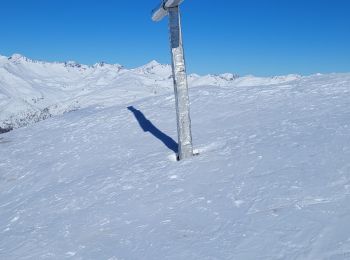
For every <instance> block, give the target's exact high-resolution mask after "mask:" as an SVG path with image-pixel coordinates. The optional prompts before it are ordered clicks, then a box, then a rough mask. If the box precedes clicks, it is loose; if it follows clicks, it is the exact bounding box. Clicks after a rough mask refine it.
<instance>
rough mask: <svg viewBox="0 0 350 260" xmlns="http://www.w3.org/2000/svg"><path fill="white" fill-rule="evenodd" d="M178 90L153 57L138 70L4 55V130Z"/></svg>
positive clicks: (209, 80) (211, 80)
mask: <svg viewBox="0 0 350 260" xmlns="http://www.w3.org/2000/svg"><path fill="white" fill-rule="evenodd" d="M188 79H189V84H190V86H191V87H195V86H201V85H213V86H232V87H234V86H247V85H249V86H258V85H269V84H276V83H281V82H286V81H291V80H295V79H298V76H289V77H279V78H256V77H253V76H249V77H242V78H239V77H238V76H237V75H234V74H230V73H227V74H222V75H207V76H199V75H195V74H192V75H190V76H189V77H188ZM172 89H173V86H172V72H171V67H170V66H169V65H162V64H159V63H158V62H156V61H151V62H150V63H149V64H146V65H144V66H142V67H139V68H136V69H126V68H124V67H123V66H121V65H118V64H116V65H112V64H106V63H103V62H101V63H98V64H95V65H94V66H87V65H81V64H79V63H76V62H73V61H69V62H64V63H48V62H42V61H35V60H31V59H28V58H26V57H24V56H21V55H19V54H15V55H12V56H11V57H9V58H7V57H3V56H0V131H1V130H4V129H12V128H17V127H21V126H25V125H27V124H29V123H33V122H38V121H41V120H43V119H46V118H48V117H51V116H55V115H61V114H63V113H65V112H69V111H72V110H77V109H81V108H86V107H89V106H91V105H99V106H104V107H108V106H111V105H121V104H126V103H128V102H131V101H134V100H139V99H141V98H145V97H148V96H154V95H158V94H160V93H163V94H164V93H169V92H171V91H172Z"/></svg>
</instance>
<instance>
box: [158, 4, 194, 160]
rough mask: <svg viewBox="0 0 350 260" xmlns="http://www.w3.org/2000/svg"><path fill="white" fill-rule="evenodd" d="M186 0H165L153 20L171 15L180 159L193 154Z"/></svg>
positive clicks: (170, 30)
mask: <svg viewBox="0 0 350 260" xmlns="http://www.w3.org/2000/svg"><path fill="white" fill-rule="evenodd" d="M183 1H184V0H163V1H162V2H161V5H160V7H159V8H158V9H156V10H154V12H153V15H152V20H153V21H156V22H158V21H160V20H162V19H163V18H164V17H165V16H167V15H168V16H169V33H170V46H171V58H172V70H173V81H174V93H175V102H176V117H177V132H178V159H179V160H182V159H186V158H190V157H192V156H193V145H192V133H191V118H190V102H189V97H188V84H187V75H186V65H185V56H184V49H183V42H182V32H181V16H180V10H179V5H180V4H181V3H182V2H183Z"/></svg>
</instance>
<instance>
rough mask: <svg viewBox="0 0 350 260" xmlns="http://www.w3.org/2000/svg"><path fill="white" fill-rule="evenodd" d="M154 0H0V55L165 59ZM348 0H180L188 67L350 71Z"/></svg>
mask: <svg viewBox="0 0 350 260" xmlns="http://www.w3.org/2000/svg"><path fill="white" fill-rule="evenodd" d="M158 1H159V0H134V1H131V0H95V1H93V0H3V1H0V12H1V14H0V54H2V55H6V56H9V55H11V54H12V53H21V54H23V55H25V56H28V57H30V58H34V59H41V60H48V61H64V60H75V61H78V62H81V63H85V64H93V63H96V62H98V61H106V62H109V63H120V64H122V65H124V66H126V67H136V66H140V65H143V64H145V63H147V62H149V61H150V60H152V59H156V60H158V61H159V62H161V63H169V61H170V55H169V45H168V32H167V21H166V20H165V21H162V22H160V23H153V22H152V21H151V19H150V10H151V9H152V8H153V7H155V6H156V5H157V3H158ZM349 11H350V1H348V0H221V1H210V0H185V2H184V3H183V5H182V12H183V14H182V16H183V27H184V28H183V31H184V42H185V51H186V58H187V66H188V70H189V71H190V72H197V73H200V74H206V73H223V72H233V73H237V74H240V75H245V74H254V75H261V76H268V75H281V74H288V73H299V74H312V73H317V72H321V73H328V72H350V15H349Z"/></svg>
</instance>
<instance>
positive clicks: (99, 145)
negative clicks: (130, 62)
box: [0, 65, 350, 260]
mask: <svg viewBox="0 0 350 260" xmlns="http://www.w3.org/2000/svg"><path fill="white" fill-rule="evenodd" d="M52 66H54V65H52ZM62 70H63V69H62ZM74 71H75V69H74ZM146 71H147V69H146ZM118 73H120V72H118ZM134 73H136V72H134ZM151 74H152V73H151ZM62 77H63V76H62ZM124 77H126V78H128V77H129V74H128V73H125V74H124ZM106 78H107V76H106ZM47 80H49V77H48V79H47ZM77 80H78V79H77ZM237 80H239V82H241V83H239V84H238V83H237V84H236V85H235V86H234V85H230V84H228V85H227V86H201V87H196V88H191V89H190V98H191V102H192V106H191V113H192V122H193V137H194V142H195V147H197V148H198V149H199V151H200V155H199V156H197V157H195V158H193V159H191V160H187V161H182V162H175V161H174V158H175V156H174V152H173V151H172V150H171V149H172V144H173V142H174V141H173V140H171V138H172V139H175V140H176V132H175V131H176V125H175V114H174V99H173V95H172V93H171V92H166V93H163V94H162V93H157V94H156V95H155V96H147V97H143V98H139V99H135V100H130V99H129V97H128V96H127V97H126V98H125V102H124V103H120V104H115V105H113V104H111V105H110V106H109V107H102V106H100V105H94V102H93V101H90V104H91V105H90V106H88V107H86V108H84V109H80V110H77V111H74V112H71V113H66V114H64V115H62V116H58V117H54V118H50V119H48V120H45V121H41V122H39V123H37V124H34V125H31V126H27V127H24V128H20V129H16V130H14V131H12V132H9V133H6V134H3V135H1V137H0V138H1V140H0V158H1V159H0V259H6V260H12V259H16V260H17V259H111V260H112V259H174V260H175V259H176V260H178V259H186V260H187V259H201V260H203V259H269V260H270V259H310V260H314V259H349V258H350V224H349V223H350V222H349V220H350V161H349V158H350V132H349V127H350V112H349V111H350V110H349V104H350V96H349V94H350V74H331V75H314V76H310V77H302V78H300V77H296V78H294V79H293V80H291V81H290V80H281V79H279V78H276V79H262V80H261V81H259V84H258V85H257V86H254V85H251V84H247V83H244V79H237ZM246 80H247V82H251V81H252V79H248V78H247V79H246ZM254 80H256V79H254ZM233 81H236V80H233ZM262 81H264V82H262ZM106 82H107V80H106ZM125 82H127V79H125ZM261 82H262V83H264V84H260V83H261ZM140 84H141V83H140ZM124 87H129V86H124ZM130 87H131V88H132V87H135V86H133V85H130ZM122 94H125V93H122ZM122 94H120V95H122ZM96 103H97V102H96ZM128 107H129V108H128ZM147 120H148V121H147ZM143 129H145V130H146V131H148V132H144V131H143Z"/></svg>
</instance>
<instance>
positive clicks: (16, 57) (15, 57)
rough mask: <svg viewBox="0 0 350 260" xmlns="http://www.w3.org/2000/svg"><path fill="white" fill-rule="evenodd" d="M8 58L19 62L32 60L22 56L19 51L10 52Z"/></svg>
mask: <svg viewBox="0 0 350 260" xmlns="http://www.w3.org/2000/svg"><path fill="white" fill-rule="evenodd" d="M8 60H10V61H13V62H21V61H26V62H32V60H31V59H29V58H27V57H25V56H23V55H22V54H19V53H14V54H12V55H11V56H10V57H9V58H8Z"/></svg>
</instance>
